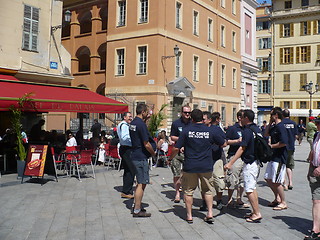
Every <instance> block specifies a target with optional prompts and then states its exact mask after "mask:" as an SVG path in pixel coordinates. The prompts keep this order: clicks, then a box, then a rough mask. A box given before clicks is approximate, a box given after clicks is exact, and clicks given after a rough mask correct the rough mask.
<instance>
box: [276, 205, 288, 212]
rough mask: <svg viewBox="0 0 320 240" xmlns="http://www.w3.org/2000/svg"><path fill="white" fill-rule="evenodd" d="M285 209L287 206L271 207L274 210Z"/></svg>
mask: <svg viewBox="0 0 320 240" xmlns="http://www.w3.org/2000/svg"><path fill="white" fill-rule="evenodd" d="M285 209H288V207H287V206H280V205H278V206H276V207H274V208H273V210H275V211H282V210H285Z"/></svg>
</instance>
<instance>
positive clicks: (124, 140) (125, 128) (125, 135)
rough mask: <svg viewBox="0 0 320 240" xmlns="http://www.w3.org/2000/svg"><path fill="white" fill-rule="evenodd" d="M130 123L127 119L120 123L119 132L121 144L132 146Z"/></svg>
mask: <svg viewBox="0 0 320 240" xmlns="http://www.w3.org/2000/svg"><path fill="white" fill-rule="evenodd" d="M129 126H130V125H129V124H128V123H127V122H126V121H122V122H120V123H119V124H118V127H117V133H118V136H119V140H120V145H121V146H130V147H131V146H132V144H131V138H130V133H129Z"/></svg>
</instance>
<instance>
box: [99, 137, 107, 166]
mask: <svg viewBox="0 0 320 240" xmlns="http://www.w3.org/2000/svg"><path fill="white" fill-rule="evenodd" d="M105 161H106V140H105V137H102V136H101V137H100V145H99V147H98V164H99V165H102V166H103V165H104V163H105Z"/></svg>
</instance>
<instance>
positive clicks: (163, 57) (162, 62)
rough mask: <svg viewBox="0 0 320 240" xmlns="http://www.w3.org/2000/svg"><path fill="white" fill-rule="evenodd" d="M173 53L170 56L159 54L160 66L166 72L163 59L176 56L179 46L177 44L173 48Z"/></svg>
mask: <svg viewBox="0 0 320 240" xmlns="http://www.w3.org/2000/svg"><path fill="white" fill-rule="evenodd" d="M173 53H174V55H170V56H161V64H162V68H163V72H164V73H166V68H165V66H164V60H166V59H168V58H174V57H177V56H178V55H179V47H178V45H176V46H175V47H174V48H173Z"/></svg>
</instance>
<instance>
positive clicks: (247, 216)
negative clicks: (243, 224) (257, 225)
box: [244, 213, 253, 218]
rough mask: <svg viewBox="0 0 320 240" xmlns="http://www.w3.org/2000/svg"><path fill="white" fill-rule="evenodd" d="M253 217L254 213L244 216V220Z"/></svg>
mask: <svg viewBox="0 0 320 240" xmlns="http://www.w3.org/2000/svg"><path fill="white" fill-rule="evenodd" d="M252 215H253V213H248V214H246V215H244V218H251V217H252Z"/></svg>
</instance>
